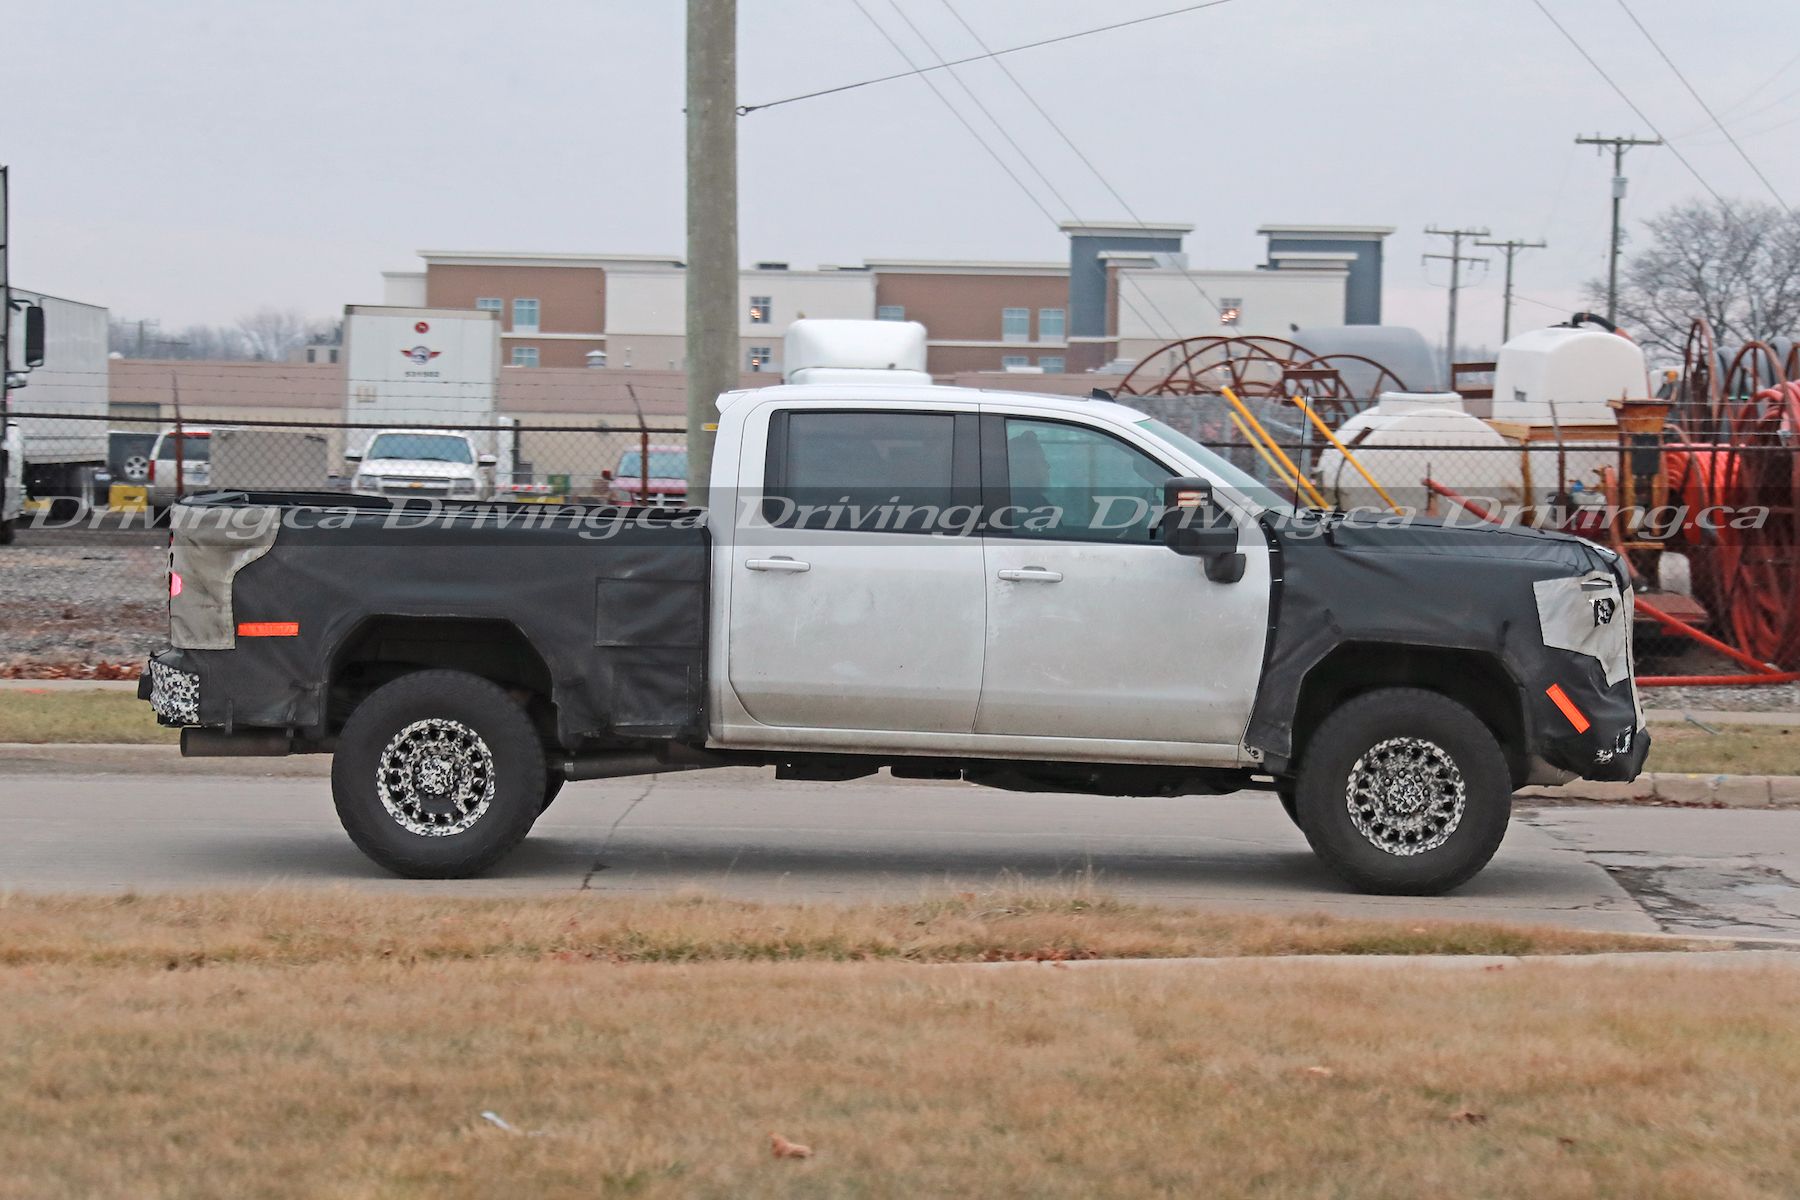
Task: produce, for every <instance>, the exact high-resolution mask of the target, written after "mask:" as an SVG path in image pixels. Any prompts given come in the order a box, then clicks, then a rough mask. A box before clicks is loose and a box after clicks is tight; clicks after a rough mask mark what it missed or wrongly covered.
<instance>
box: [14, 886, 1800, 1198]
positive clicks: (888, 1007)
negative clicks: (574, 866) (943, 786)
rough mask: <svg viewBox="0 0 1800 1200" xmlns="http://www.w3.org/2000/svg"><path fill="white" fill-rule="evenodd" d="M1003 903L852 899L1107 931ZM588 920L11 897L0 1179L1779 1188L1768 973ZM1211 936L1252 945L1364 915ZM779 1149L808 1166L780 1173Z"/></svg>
mask: <svg viewBox="0 0 1800 1200" xmlns="http://www.w3.org/2000/svg"><path fill="white" fill-rule="evenodd" d="M1016 899H1018V898H1015V900H1016ZM996 903H997V900H996V898H993V897H978V898H975V899H974V900H964V899H962V898H960V897H958V898H956V899H954V900H951V901H945V902H943V907H941V908H940V907H938V906H935V905H932V904H921V905H918V906H911V907H907V908H895V909H880V910H875V909H869V910H860V911H861V914H862V915H861V916H858V917H855V918H854V920H855V921H858V922H875V923H876V925H877V926H878V927H879V929H881V930H883V931H885V932H883V933H882V934H881V937H882V938H895V937H900V938H905V937H912V936H917V937H921V938H926V939H929V938H931V937H933V936H934V934H933V932H932V931H933V930H934V929H936V930H937V931H938V933H939V934H941V933H942V932H943V926H944V923H945V922H946V921H952V920H953V921H955V922H973V923H975V927H978V928H987V929H990V930H992V929H996V928H1002V927H1005V926H1007V925H1009V924H1017V925H1021V926H1026V927H1029V926H1032V925H1033V923H1034V922H1040V921H1046V920H1051V919H1054V920H1057V921H1060V922H1062V923H1063V924H1064V925H1065V926H1066V925H1067V924H1068V923H1069V922H1073V921H1077V920H1079V921H1081V922H1086V923H1092V924H1102V923H1104V922H1105V921H1107V920H1110V919H1111V918H1110V917H1106V916H1104V915H1103V914H1104V913H1105V912H1106V911H1107V910H1105V909H1103V908H1099V909H1097V908H1096V907H1092V906H1090V907H1083V908H1079V909H1074V908H1072V905H1073V904H1074V903H1075V902H1074V901H1071V900H1069V899H1068V898H1066V897H1061V898H1049V899H1043V898H1040V903H1039V904H1038V905H1037V906H1036V907H1035V908H1034V907H1033V906H1032V905H1030V904H1006V905H1001V906H1000V907H1001V908H1002V909H1018V910H1019V911H1014V912H1005V913H1002V912H997V911H995V909H994V906H995V905H996ZM978 905H979V906H983V907H981V908H980V909H979V910H977V909H976V906H978ZM613 907H614V905H612V903H611V902H605V903H601V902H596V901H592V900H588V901H583V902H577V901H572V900H563V901H532V902H526V903H519V904H503V903H491V904H469V903H454V902H442V901H411V900H406V901H400V902H395V901H391V900H385V899H384V900H377V899H371V898H345V897H337V898H332V897H326V898H323V899H321V898H318V897H313V898H307V897H298V896H276V895H253V896H237V897H211V898H208V897H202V898H197V899H190V900H181V899H174V898H169V899H140V900H137V901H135V902H125V901H114V902H111V903H107V902H101V901H92V900H82V901H74V900H71V901H59V900H31V901H22V900H19V899H16V898H15V899H12V900H10V901H8V902H7V903H6V905H5V906H4V907H0V945H4V946H6V947H7V948H9V950H11V951H13V953H11V954H9V956H8V957H9V959H10V961H11V962H12V963H13V964H14V965H10V966H4V967H0V1003H4V1005H5V1011H6V1013H7V1020H6V1021H5V1022H3V1023H0V1071H4V1073H5V1078H6V1079H7V1081H8V1087H7V1091H8V1104H7V1108H8V1112H7V1119H6V1121H4V1122H0V1160H3V1161H5V1162H6V1164H7V1169H6V1171H5V1172H4V1174H3V1175H0V1196H5V1197H12V1196H19V1197H25V1196H30V1197H34V1198H39V1197H41V1198H48V1200H57V1198H60V1197H87V1196H96V1195H134V1196H177V1195H179V1196H184V1197H190V1196H191V1197H215V1196H216V1197H234V1198H236V1197H270V1198H273V1197H289V1196H296V1197H298V1196H315V1195H341V1196H359V1197H377V1196H432V1197H487V1196H496V1195H532V1196H540V1195H541V1196H582V1197H595V1196H647V1197H684V1198H685V1197H714V1196H717V1197H727V1196H729V1197H759V1196H771V1197H773V1196H781V1197H791V1196H849V1195H856V1196H871V1197H886V1196H893V1197H913V1196H923V1195H930V1196H951V1195H956V1196H1031V1197H1087V1196H1094V1195H1107V1196H1124V1197H1135V1196H1169V1195H1182V1196H1267V1197H1288V1196H1325V1195H1330V1196H1339V1197H1363V1196H1368V1197H1384V1198H1398V1200H1406V1198H1410V1197H1421V1198H1422V1197H1439V1196H1447V1195H1480V1196H1489V1197H1513V1196H1517V1197H1529V1198H1530V1200H1560V1198H1563V1197H1570V1198H1573V1197H1584V1198H1585V1197H1594V1196H1603V1197H1604V1196H1617V1197H1632V1198H1634V1200H1635V1198H1658V1197H1670V1198H1673V1197H1689V1196H1698V1195H1704V1196H1709V1197H1727V1198H1730V1197H1762V1196H1771V1197H1773V1196H1790V1195H1793V1194H1795V1193H1796V1192H1797V1191H1800V1148H1797V1143H1796V1142H1795V1140H1794V1139H1793V1137H1792V1132H1793V1130H1792V1119H1793V1118H1792V1114H1793V1113H1794V1112H1795V1111H1797V1110H1800V1038H1795V1037H1794V1036H1793V1028H1794V1018H1793V1013H1794V1012H1795V1011H1796V1008H1797V1007H1800V974H1796V973H1792V972H1786V971H1782V972H1775V971H1764V972H1753V971H1750V970H1744V969H1733V968H1723V969H1719V968H1715V969H1708V970H1703V971H1692V970H1689V971H1682V970H1678V969H1675V968H1662V967H1654V968H1652V967H1638V968H1620V967H1589V968H1583V969H1581V970H1578V971H1577V970H1572V969H1566V968H1557V967H1554V966H1534V965H1532V964H1523V965H1520V966H1516V967H1508V968H1507V969H1505V970H1493V971H1478V972H1455V973H1451V972H1441V971H1418V972H1403V971H1382V972H1380V973H1378V974H1370V973H1362V972H1347V971H1344V970H1342V969H1340V968H1337V967H1334V966H1333V965H1331V964H1327V963H1320V964H1307V965H1305V966H1300V967H1298V968H1295V967H1294V966H1292V965H1290V966H1289V967H1288V968H1287V969H1282V970H1279V971H1277V970H1274V969H1272V968H1271V967H1270V966H1269V965H1268V964H1264V963H1259V962H1257V961H1254V960H1246V961H1244V962H1242V963H1239V964H1230V965H1227V966H1223V967H1215V968H1208V969H1207V970H1205V971H1203V972H1202V971H1197V970H1195V969H1192V968H1180V967H1168V968H1160V969H1159V968H1144V967H1129V968H1116V969H1106V968H1102V969H1099V970H1056V969H1052V968H1049V967H1044V968H1038V969H1031V970H1026V971H1003V972H981V971H956V970H951V971H945V970H921V969H919V968H917V967H914V966H909V965H907V964H904V963H892V962H888V963H883V962H862V963H830V962H795V963H783V964H774V963H766V962H742V961H738V962H717V961H714V962H695V961H683V962H677V963H672V964H670V963H645V962H639V961H632V960H631V959H632V956H631V955H630V954H628V955H626V957H625V959H624V961H622V962H621V961H615V960H614V959H613V958H611V957H610V956H595V957H593V958H590V957H589V956H588V955H587V954H586V953H584V952H583V950H584V949H591V948H594V947H596V946H598V945H601V944H607V945H613V946H627V947H629V946H631V945H634V944H641V945H663V944H666V943H667V941H668V939H670V938H674V937H676V936H677V930H678V929H679V928H680V927H683V926H685V927H687V928H689V929H690V931H691V937H692V939H693V943H694V944H696V945H716V946H733V947H737V949H734V950H733V951H732V952H731V953H730V954H728V955H725V956H726V957H739V958H742V957H756V956H759V953H760V952H752V953H745V952H744V948H746V947H756V946H760V945H763V944H764V941H765V939H766V938H768V937H771V936H775V931H776V930H778V929H780V928H782V927H783V926H784V925H785V926H786V927H787V932H786V933H783V934H781V935H780V936H782V937H784V938H789V937H792V936H795V935H796V934H797V933H798V932H799V931H800V930H802V929H805V928H807V927H808V922H810V921H813V920H818V919H822V917H821V916H820V915H819V914H812V915H809V914H808V913H807V912H806V911H805V910H800V909H789V908H777V907H768V908H758V907H755V906H747V905H732V904H720V903H715V902H709V901H703V900H698V899H695V900H690V901H687V902H685V903H669V904H663V905H657V904H628V905H626V906H625V907H624V909H623V911H625V912H629V913H632V914H634V915H633V917H632V920H631V921H630V922H629V924H630V925H631V926H632V928H634V929H636V930H637V931H638V932H639V934H640V935H641V941H639V942H631V941H629V940H621V935H620V933H619V931H618V929H616V928H614V927H613V926H609V925H605V924H602V925H594V924H592V923H593V922H596V921H601V922H604V921H605V920H607V918H605V917H604V916H603V914H604V913H605V912H606V911H607V910H609V909H612V908H613ZM659 910H660V912H659ZM284 911H289V912H290V914H291V915H290V916H289V917H287V918H284V917H283V916H282V915H281V914H282V913H283V912H284ZM853 911H855V910H853ZM1110 911H1111V912H1112V914H1113V915H1114V916H1118V917H1121V918H1122V917H1123V916H1124V915H1125V914H1126V913H1127V912H1128V911H1129V910H1125V909H1118V908H1115V909H1113V910H1110ZM1145 915H1146V914H1145V913H1143V912H1141V911H1140V912H1134V913H1131V916H1132V919H1133V920H1134V921H1137V922H1140V923H1141V922H1142V921H1143V920H1144V919H1145ZM1169 919H1171V920H1173V919H1175V915H1174V914H1171V915H1170V918H1169ZM1195 919H1196V920H1198V921H1202V922H1205V921H1206V920H1207V919H1206V918H1203V917H1195ZM915 920H916V921H922V922H924V924H923V925H922V926H914V925H911V924H910V922H911V921H915ZM1210 920H1211V921H1213V922H1217V923H1218V924H1217V927H1216V929H1215V930H1214V932H1212V933H1210V934H1208V935H1207V936H1208V939H1209V940H1207V941H1206V944H1207V945H1208V946H1209V947H1212V946H1217V945H1219V944H1221V937H1222V935H1221V934H1220V933H1219V932H1218V931H1217V930H1221V929H1225V928H1227V927H1238V931H1237V932H1236V933H1235V934H1233V935H1232V937H1231V939H1229V940H1225V941H1224V944H1226V945H1236V946H1238V947H1239V948H1240V952H1244V951H1246V950H1247V948H1248V947H1251V946H1258V945H1261V946H1266V945H1269V944H1270V938H1269V932H1270V930H1271V929H1272V928H1274V927H1276V926H1285V927H1287V928H1288V929H1289V930H1290V932H1289V933H1288V934H1286V935H1284V937H1285V938H1287V939H1291V940H1293V941H1294V942H1297V943H1298V944H1300V945H1304V946H1307V947H1315V946H1318V945H1320V944H1322V942H1321V938H1322V934H1321V930H1329V929H1331V928H1333V927H1337V926H1340V925H1341V926H1343V927H1345V928H1346V929H1347V928H1348V927H1350V926H1351V925H1352V924H1353V923H1348V922H1346V923H1337V922H1317V921H1300V922H1292V921H1289V922H1279V921H1277V922H1269V921H1250V922H1233V921H1231V920H1229V919H1221V918H1211V919H1210ZM1444 928H1445V929H1450V928H1458V927H1452V926H1446V927H1444ZM606 929H613V930H614V932H612V933H609V934H607V933H603V931H604V930H606ZM912 929H923V930H925V932H924V933H920V934H911V933H909V932H908V930H912ZM862 936H865V937H866V936H868V935H867V934H865V935H862ZM1044 936H1045V933H1044V932H1043V931H1042V930H1038V931H1037V932H1034V933H1033V934H1032V935H1031V936H1030V937H1028V938H1027V939H1026V940H1025V942H1024V943H1022V944H1035V943H1037V942H1040V941H1042V940H1043V938H1044ZM1363 936H1366V935H1363ZM1412 936H1416V935H1412V934H1410V932H1409V929H1408V928H1407V927H1401V928H1400V929H1398V930H1395V931H1393V932H1391V933H1390V935H1389V937H1390V938H1391V939H1392V940H1394V941H1395V942H1396V943H1404V942H1405V941H1406V940H1407V939H1408V938H1409V937H1412ZM1521 936H1523V935H1521ZM1565 936H1566V935H1565ZM415 939H416V941H417V942H418V943H419V944H416V945H415V944H414V940H415ZM954 940H956V941H958V942H961V941H962V940H965V939H964V938H963V937H962V936H960V935H959V937H958V938H957V939H954ZM875 944H883V943H881V942H879V941H877V942H876V943H875ZM1001 944H1003V945H1013V944H1020V943H1013V942H1008V941H1002V942H1001ZM1190 944H1191V943H1190ZM1284 944H1286V943H1284ZM1544 944H1546V945H1547V944H1548V943H1544ZM226 946H237V947H239V949H238V951H237V952H236V953H235V954H233V955H221V954H217V953H214V952H213V951H214V950H215V949H220V948H223V947H226ZM557 946H562V947H564V949H561V950H558V949H554V948H553V947H557ZM21 950H23V952H20V951H21ZM814 956H816V957H838V956H840V955H839V953H838V951H837V950H836V949H830V950H828V951H826V952H824V953H821V954H818V955H814ZM674 957H678V958H683V959H692V958H693V957H695V956H694V955H693V954H691V953H688V952H686V951H684V952H683V953H681V954H679V955H675V956H674ZM713 957H719V955H716V954H715V955H713ZM177 968H178V969H177ZM484 1112H491V1113H494V1114H496V1115H497V1116H498V1117H499V1118H500V1119H501V1120H503V1121H505V1122H506V1123H507V1125H508V1126H510V1127H511V1128H510V1130H509V1129H506V1128H501V1127H500V1126H497V1125H495V1124H493V1123H492V1122H490V1121H488V1120H487V1119H484V1118H483V1116H482V1115H481V1114H482V1113H484ZM771 1133H779V1134H781V1135H782V1136H783V1137H785V1138H789V1139H792V1140H793V1141H796V1142H802V1143H806V1144H808V1145H810V1146H811V1147H812V1148H813V1149H814V1151H815V1154H814V1155H813V1156H812V1157H811V1158H808V1159H805V1160H794V1159H779V1160H778V1159H775V1158H773V1157H771V1156H770V1153H769V1144H770V1143H769V1135H770V1134H771Z"/></svg>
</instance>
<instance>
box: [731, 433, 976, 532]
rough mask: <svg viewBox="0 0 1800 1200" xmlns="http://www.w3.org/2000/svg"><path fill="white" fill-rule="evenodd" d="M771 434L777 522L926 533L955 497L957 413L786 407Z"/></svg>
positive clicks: (768, 506) (768, 500)
mask: <svg viewBox="0 0 1800 1200" xmlns="http://www.w3.org/2000/svg"><path fill="white" fill-rule="evenodd" d="M769 434H770V436H769V469H768V472H767V474H768V479H767V481H766V483H765V485H764V489H763V492H764V497H765V503H764V515H765V516H766V518H767V519H768V520H769V521H770V523H771V524H775V525H783V526H789V527H798V528H804V529H854V530H859V531H863V532H881V531H886V532H924V531H927V530H930V529H932V528H934V527H936V526H937V524H938V522H939V520H940V517H941V514H943V513H944V512H945V511H946V510H948V509H949V508H950V507H951V506H952V505H953V504H954V503H955V501H954V498H953V497H954V494H955V493H954V492H953V491H952V488H951V472H952V465H953V462H954V454H953V447H954V444H955V440H956V418H955V417H954V416H952V415H950V414H949V413H913V412H787V413H778V414H776V417H775V420H774V421H772V422H771V424H770V428H769Z"/></svg>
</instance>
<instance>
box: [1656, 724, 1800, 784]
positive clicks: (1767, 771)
mask: <svg viewBox="0 0 1800 1200" xmlns="http://www.w3.org/2000/svg"><path fill="white" fill-rule="evenodd" d="M1713 728H1714V729H1717V730H1718V732H1717V733H1716V734H1715V733H1709V732H1707V731H1706V730H1705V729H1702V728H1700V727H1699V726H1697V725H1690V724H1687V723H1685V722H1683V723H1682V724H1679V725H1653V726H1651V728H1650V733H1651V736H1652V737H1653V738H1654V739H1655V740H1654V741H1653V742H1652V743H1651V746H1650V759H1649V761H1648V762H1647V763H1646V764H1645V766H1644V769H1645V770H1647V771H1674V772H1690V773H1693V774H1696V775H1800V729H1791V728H1787V727H1785V726H1781V725H1715V726H1713Z"/></svg>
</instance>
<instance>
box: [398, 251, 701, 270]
mask: <svg viewBox="0 0 1800 1200" xmlns="http://www.w3.org/2000/svg"><path fill="white" fill-rule="evenodd" d="M416 253H417V254H418V256H419V257H420V258H422V259H424V260H425V262H426V263H427V264H430V265H440V264H441V265H444V266H456V265H463V264H468V265H474V264H480V265H483V266H506V267H604V266H607V265H609V264H612V263H617V264H620V265H622V266H623V265H630V264H639V265H646V266H648V265H652V264H662V265H664V266H672V267H679V266H681V265H683V263H682V259H681V257H680V256H679V255H675V254H569V253H563V252H549V253H536V252H534V251H528V250H419V251H416Z"/></svg>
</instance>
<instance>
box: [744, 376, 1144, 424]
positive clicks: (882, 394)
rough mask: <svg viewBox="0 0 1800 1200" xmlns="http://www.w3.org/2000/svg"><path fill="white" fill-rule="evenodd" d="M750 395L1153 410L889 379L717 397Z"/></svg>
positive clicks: (1092, 411) (1134, 415) (1129, 414)
mask: <svg viewBox="0 0 1800 1200" xmlns="http://www.w3.org/2000/svg"><path fill="white" fill-rule="evenodd" d="M746 399H754V400H757V401H775V402H784V403H798V402H811V401H829V400H837V401H844V400H855V401H865V400H885V401H890V402H897V403H908V404H913V403H917V404H932V403H937V404H951V403H957V404H1016V405H1019V406H1021V407H1025V408H1041V409H1044V410H1045V411H1047V412H1064V413H1070V414H1075V415H1081V416H1089V417H1092V416H1097V415H1104V417H1105V418H1106V419H1109V420H1114V421H1118V422H1121V423H1124V424H1135V423H1136V422H1138V421H1143V420H1148V419H1149V416H1150V414H1149V413H1145V412H1140V411H1139V410H1137V409H1135V408H1132V407H1130V406H1129V405H1125V404H1120V403H1119V402H1118V401H1116V400H1098V399H1089V398H1088V397H1086V396H1057V395H1051V394H1049V393H1045V392H1015V391H1012V390H1010V389H1007V388H965V387H947V386H943V385H940V384H887V383H842V384H820V383H783V384H778V385H776V386H774V387H766V388H745V389H743V390H740V391H735V392H726V393H725V394H724V395H722V396H720V397H719V411H721V412H723V411H724V410H725V409H727V408H729V407H731V406H732V405H734V404H740V403H742V402H743V401H745V400H746Z"/></svg>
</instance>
